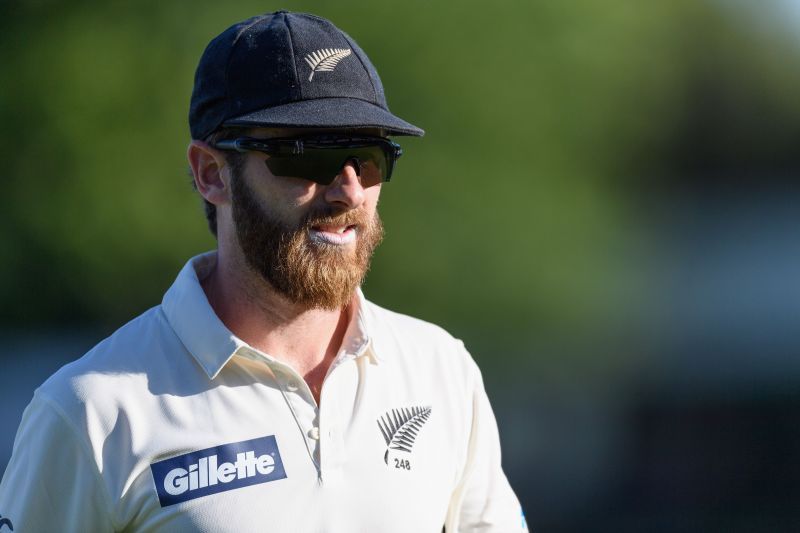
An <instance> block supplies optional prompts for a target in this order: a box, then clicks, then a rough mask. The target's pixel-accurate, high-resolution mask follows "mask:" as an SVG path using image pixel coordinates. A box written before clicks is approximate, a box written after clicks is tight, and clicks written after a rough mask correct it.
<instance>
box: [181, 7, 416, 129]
mask: <svg viewBox="0 0 800 533" xmlns="http://www.w3.org/2000/svg"><path fill="white" fill-rule="evenodd" d="M221 126H244V127H258V126H261V127H288V128H292V127H297V128H300V127H304V128H314V127H327V128H382V129H384V130H386V131H387V133H388V134H389V135H415V136H422V135H423V134H424V133H425V132H424V131H422V130H421V129H419V128H418V127H416V126H414V125H413V124H409V123H408V122H406V121H404V120H402V119H400V118H398V117H396V116H394V115H393V114H392V113H391V112H390V111H389V107H388V106H387V105H386V97H385V96H384V94H383V85H382V84H381V80H380V78H379V77H378V73H377V72H376V71H375V67H373V66H372V63H371V62H370V60H369V59H368V58H367V55H366V54H365V53H364V51H363V50H361V48H359V46H358V45H357V44H356V42H355V41H354V40H353V39H352V38H351V37H350V36H349V35H347V34H346V33H344V32H343V31H341V30H340V29H339V28H337V27H336V26H334V25H333V24H332V23H331V22H330V21H328V20H325V19H323V18H321V17H317V16H315V15H308V14H305V13H290V12H287V11H277V12H275V13H267V14H265V15H261V16H257V17H253V18H250V19H248V20H245V21H243V22H240V23H238V24H234V25H233V26H231V27H230V28H228V29H227V30H225V31H224V32H222V33H221V34H220V35H218V36H217V37H216V38H215V39H214V40H212V41H211V42H210V43H209V44H208V46H207V47H206V50H205V52H203V56H202V57H201V58H200V63H199V64H198V66H197V71H196V73H195V81H194V91H193V92H192V101H191V106H190V109H189V127H190V129H191V134H192V138H193V139H204V138H206V137H207V136H208V135H209V134H211V133H213V132H214V131H215V130H217V129H218V128H219V127H221Z"/></svg>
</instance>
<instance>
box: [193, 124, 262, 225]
mask: <svg viewBox="0 0 800 533" xmlns="http://www.w3.org/2000/svg"><path fill="white" fill-rule="evenodd" d="M247 131H249V130H248V129H247V128H236V127H222V128H219V129H217V130H216V131H214V132H213V133H211V134H210V135H208V136H207V137H206V138H205V139H203V141H204V142H206V143H208V144H210V145H211V146H214V145H215V144H216V143H217V142H219V141H227V140H230V139H236V138H237V137H243V136H245V135H246V133H247ZM244 155H245V154H243V153H240V152H236V151H233V150H226V151H225V162H226V163H227V164H228V166H230V167H231V179H238V177H239V175H240V174H241V173H242V171H243V170H244V162H245V158H244ZM189 175H190V176H191V177H192V181H191V183H192V188H193V189H194V190H195V191H196V190H197V184H196V183H195V181H194V173H193V172H192V169H191V168H190V169H189ZM198 194H199V193H198ZM201 198H202V196H201ZM203 211H204V212H205V215H206V221H207V222H208V229H209V231H211V234H212V235H214V237H215V238H216V237H217V207H216V206H215V205H214V204H212V203H211V202H209V201H208V200H206V199H205V198H203Z"/></svg>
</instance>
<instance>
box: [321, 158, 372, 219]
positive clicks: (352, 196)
mask: <svg viewBox="0 0 800 533" xmlns="http://www.w3.org/2000/svg"><path fill="white" fill-rule="evenodd" d="M358 164H359V163H358V160H357V159H349V160H347V162H346V163H345V164H344V165H343V166H342V169H341V170H340V171H339V174H337V175H336V178H334V180H333V182H331V184H330V185H328V187H327V189H326V190H325V200H326V201H328V202H329V203H332V204H339V205H341V206H343V207H347V208H349V209H353V208H356V207H358V206H360V205H361V204H362V203H364V187H363V186H362V185H361V179H360V178H359V176H358V173H359V167H358Z"/></svg>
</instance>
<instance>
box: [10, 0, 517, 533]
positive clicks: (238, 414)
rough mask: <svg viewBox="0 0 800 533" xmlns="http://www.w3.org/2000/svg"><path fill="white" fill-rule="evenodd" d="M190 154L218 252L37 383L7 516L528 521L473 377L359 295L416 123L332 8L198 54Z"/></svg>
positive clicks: (230, 521) (19, 524) (446, 345)
mask: <svg viewBox="0 0 800 533" xmlns="http://www.w3.org/2000/svg"><path fill="white" fill-rule="evenodd" d="M189 123H190V129H191V134H192V139H193V140H192V142H191V144H190V145H189V149H188V159H189V164H190V166H191V170H192V175H193V178H194V185H195V187H196V189H197V191H198V192H199V194H200V195H201V196H202V198H203V201H204V203H205V207H206V215H207V218H208V222H209V226H210V228H211V230H212V232H213V233H214V235H215V236H216V238H217V243H218V246H217V250H215V251H213V252H209V253H206V254H203V255H200V256H197V257H195V258H192V259H191V260H190V261H189V262H188V263H187V264H186V266H185V267H184V268H183V270H182V271H181V272H180V274H179V275H178V277H177V279H176V281H175V283H174V284H173V285H172V287H171V288H170V289H169V290H168V291H167V293H166V294H165V296H164V299H163V301H162V303H161V305H159V306H157V307H154V308H153V309H151V310H149V311H148V312H146V313H144V314H143V315H141V316H140V317H138V318H136V319H134V320H133V321H132V322H130V323H128V324H127V325H125V326H123V327H122V328H121V329H119V330H118V331H117V332H115V333H114V334H113V335H112V336H111V337H109V338H108V339H106V340H105V341H103V342H101V343H100V344H99V345H97V346H96V347H95V348H94V349H93V350H91V351H90V352H89V353H88V354H86V355H85V356H84V357H82V358H81V359H80V360H78V361H76V362H74V363H72V364H70V365H67V366H66V367H64V368H62V369H61V370H60V371H59V372H58V373H56V374H55V375H54V376H53V377H51V378H50V379H49V380H48V381H47V382H45V384H43V385H42V386H41V387H40V388H39V389H38V390H37V391H36V393H35V395H34V398H33V400H32V402H31V404H30V405H29V407H28V408H27V410H26V411H25V414H24V416H23V420H22V423H21V426H20V429H19V432H18V435H17V439H16V441H15V444H14V453H13V456H12V459H11V462H10V464H9V466H8V469H7V471H6V473H5V476H4V477H3V481H2V485H0V513H2V516H4V517H5V518H4V519H8V520H9V521H10V522H9V523H13V526H14V527H15V528H16V531H64V530H66V531H117V530H125V531H163V532H174V531H260V532H263V531H267V532H271V531H275V532H287V531H290V532H306V531H308V532H353V531H365V532H366V531H369V532H373V531H375V532H384V531H385V532H439V531H442V529H443V528H444V530H445V531H448V532H451V531H497V532H500V531H502V532H508V531H525V530H526V526H525V520H524V516H523V515H522V513H521V509H520V506H519V502H518V500H517V498H516V496H515V495H514V493H513V491H512V490H511V488H510V486H509V484H508V482H507V480H506V477H505V475H504V474H503V472H502V469H501V466H500V445H499V438H498V434H497V426H496V423H495V420H494V416H493V414H492V410H491V407H490V405H489V402H488V400H487V397H486V394H485V392H484V388H483V384H482V380H481V376H480V372H479V370H478V369H477V367H476V365H475V363H474V362H473V360H472V359H471V357H470V356H469V354H468V353H467V352H466V350H465V349H464V346H463V344H462V343H461V342H460V341H458V340H455V339H453V338H452V337H451V336H450V335H448V334H447V333H446V332H444V331H443V330H441V329H440V328H438V327H436V326H434V325H432V324H428V323H425V322H422V321H420V320H416V319H413V318H410V317H407V316H403V315H399V314H396V313H392V312H390V311H387V310H385V309H382V308H380V307H378V306H376V305H375V304H373V303H371V302H369V301H367V300H366V299H365V298H364V295H363V294H362V292H361V290H360V288H359V287H360V285H361V283H362V281H363V279H364V276H365V275H366V272H367V270H368V267H369V261H370V257H371V256H372V253H373V251H374V249H375V247H376V246H377V245H378V243H379V242H380V240H381V238H382V236H383V230H382V225H381V221H380V218H379V216H378V211H377V206H378V198H379V196H380V193H381V189H382V184H383V183H384V182H386V181H388V180H389V178H390V177H391V176H392V172H393V170H394V166H395V163H396V161H397V159H398V158H399V157H400V155H401V153H402V151H401V149H400V147H399V146H398V145H397V144H396V143H394V142H393V141H392V140H390V139H389V136H399V135H417V136H419V135H422V133H423V132H422V130H420V129H419V128H417V127H415V126H413V125H411V124H409V123H408V122H405V121H403V120H401V119H399V118H398V117H396V116H394V115H393V114H391V113H390V112H389V109H388V107H387V105H386V101H385V97H384V94H383V88H382V86H381V82H380V79H379V78H378V75H377V72H376V71H375V69H374V67H373V66H372V64H371V63H370V61H369V59H368V58H367V56H366V55H365V54H364V52H363V51H362V50H361V49H360V48H359V47H358V46H357V45H356V43H355V42H354V41H353V40H352V38H350V37H349V36H348V35H346V34H345V33H343V32H342V31H341V30H339V29H338V28H336V27H335V26H334V25H333V24H332V23H330V22H329V21H327V20H324V19H321V18H319V17H315V16H313V15H305V14H298V13H288V12H285V11H279V12H276V13H269V14H266V15H262V16H258V17H254V18H251V19H249V20H246V21H244V22H241V23H238V24H235V25H234V26H232V27H230V28H228V29H227V30H226V31H224V32H223V33H222V34H220V35H219V36H217V37H216V38H215V39H214V40H213V41H212V42H211V43H210V44H209V45H208V47H207V49H206V51H205V52H204V54H203V56H202V58H201V60H200V64H199V66H198V69H197V73H196V77H195V88H194V92H193V94H192V100H191V106H190V113H189Z"/></svg>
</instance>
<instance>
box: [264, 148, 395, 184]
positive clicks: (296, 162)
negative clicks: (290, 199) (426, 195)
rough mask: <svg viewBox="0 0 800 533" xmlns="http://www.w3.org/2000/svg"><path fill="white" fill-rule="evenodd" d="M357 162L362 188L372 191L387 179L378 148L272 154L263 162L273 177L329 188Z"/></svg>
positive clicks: (386, 164)
mask: <svg viewBox="0 0 800 533" xmlns="http://www.w3.org/2000/svg"><path fill="white" fill-rule="evenodd" d="M352 159H357V160H358V162H359V164H360V168H359V175H360V178H361V185H362V186H363V187H372V186H373V185H377V184H378V183H381V182H382V181H384V180H385V179H386V177H387V175H388V169H389V161H388V157H387V155H386V152H385V151H384V149H383V148H381V147H380V146H365V147H360V148H338V147H337V148H305V149H304V150H303V153H302V154H286V155H284V154H273V155H270V156H269V157H268V158H267V159H266V163H267V168H269V170H270V172H272V173H273V174H274V175H275V176H284V177H291V178H303V179H307V180H311V181H314V182H316V183H320V184H322V185H329V184H330V183H331V182H333V180H334V179H335V178H336V176H337V175H338V174H339V173H340V172H341V170H342V167H344V165H345V163H346V162H347V161H349V160H352Z"/></svg>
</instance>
